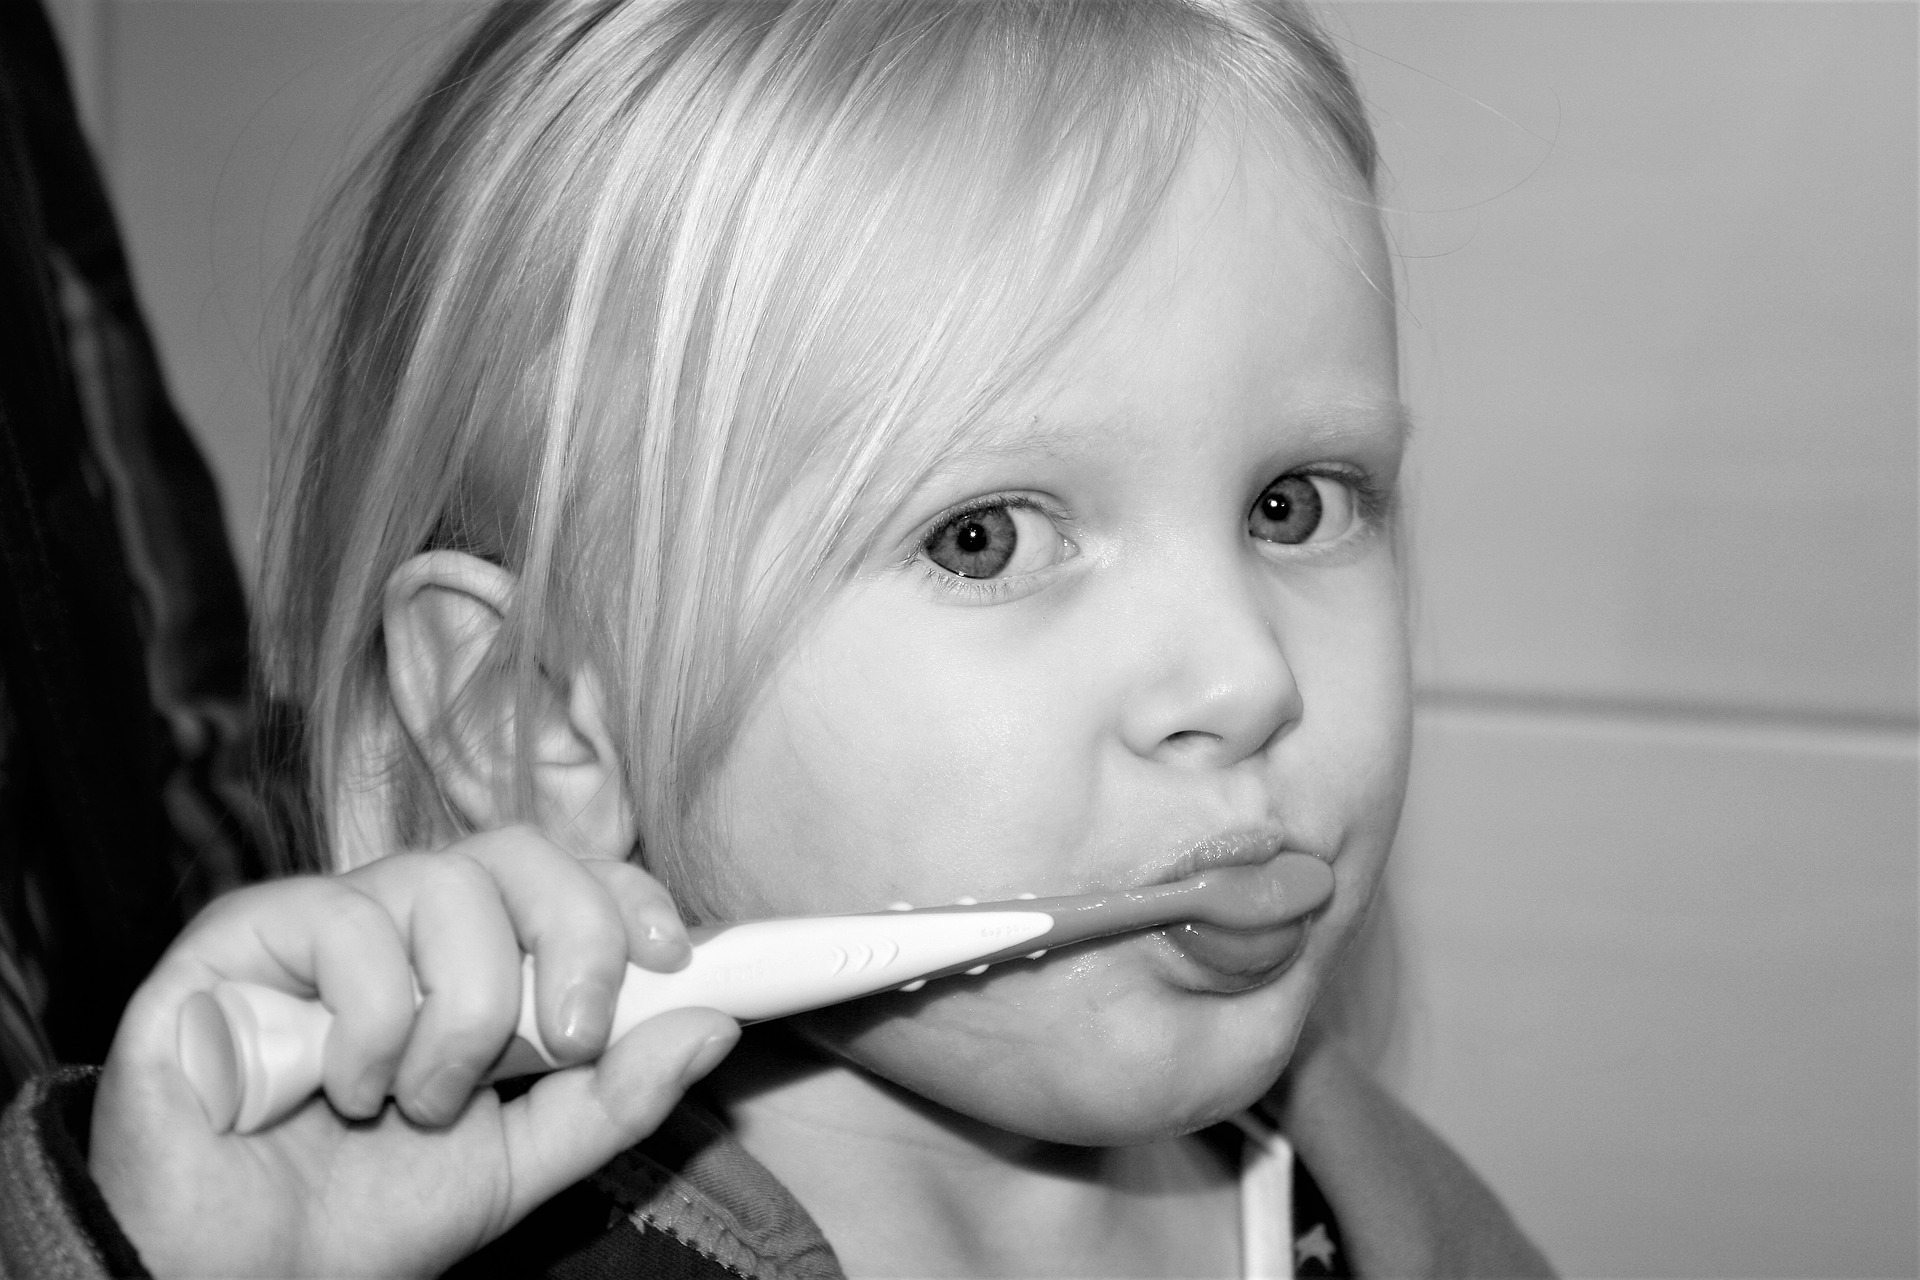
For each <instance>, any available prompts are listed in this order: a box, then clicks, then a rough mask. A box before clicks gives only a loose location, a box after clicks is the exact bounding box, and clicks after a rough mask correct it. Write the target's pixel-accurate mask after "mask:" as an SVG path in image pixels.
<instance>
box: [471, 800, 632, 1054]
mask: <svg viewBox="0 0 1920 1280" xmlns="http://www.w3.org/2000/svg"><path fill="white" fill-rule="evenodd" d="M456 847H457V848H458V849H459V850H460V851H461V852H462V853H464V854H465V855H466V856H467V857H469V858H472V859H473V860H474V861H475V862H476V863H478V864H479V865H480V866H482V867H485V868H486V869H487V871H488V872H490V873H491V874H492V876H493V878H494V880H495V882H496V883H498V884H499V886H500V893H501V897H502V900H503V902H504V903H505V905H506V909H507V915H508V917H509V918H510V919H511V920H512V921H513V927H514V932H515V934H516V935H517V936H518V938H519V940H520V946H521V947H522V948H523V949H524V950H525V951H526V952H527V953H528V954H529V955H531V956H532V957H533V978H534V1012H535V1015H536V1019H537V1025H538V1027H539V1028H540V1038H541V1040H543V1041H544V1042H545V1043H546V1046H547V1048H548V1050H549V1051H550V1052H551V1053H553V1055H554V1056H555V1057H556V1058H559V1059H560V1060H561V1061H563V1062H582V1061H585V1060H586V1059H588V1058H591V1057H593V1056H595V1055H597V1054H598V1053H599V1052H600V1051H601V1050H602V1049H604V1048H606V1045H607V1031H608V1028H610V1027H611V1026H612V1025H613V1004H614V999H615V997H616V996H617V995H618V994H619V992H620V981H621V979H622V978H623V977H625V975H626V969H627V951H628V944H627V927H626V924H625V922H624V921H623V920H622V918H621V913H620V907H619V903H618V901H617V899H616V898H615V897H614V895H613V894H612V893H610V892H608V890H607V887H606V885H605V884H604V882H603V881H602V880H601V878H600V877H598V876H596V875H594V874H593V873H592V872H590V871H588V870H587V867H586V864H584V863H583V862H582V861H581V860H580V859H578V858H576V857H574V856H573V855H572V854H570V853H568V852H567V851H566V850H564V849H562V848H560V847H559V846H558V845H556V844H553V843H551V842H550V841H548V840H546V839H545V838H544V837H542V836H541V835H539V834H538V833H537V832H534V831H531V830H528V829H527V828H524V827H519V828H510V829H508V830H504V831H494V832H489V833H487V834H486V835H484V836H476V837H474V838H473V839H471V840H467V841H463V842H462V843H461V844H460V845H458V846H456Z"/></svg>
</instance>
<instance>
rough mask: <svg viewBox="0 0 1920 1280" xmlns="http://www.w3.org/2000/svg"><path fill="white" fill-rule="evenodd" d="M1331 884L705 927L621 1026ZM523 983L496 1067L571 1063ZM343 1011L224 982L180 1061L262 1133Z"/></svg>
mask: <svg viewBox="0 0 1920 1280" xmlns="http://www.w3.org/2000/svg"><path fill="white" fill-rule="evenodd" d="M1332 894H1333V870H1332V868H1331V867H1329V866H1328V865H1327V864H1326V863H1325V862H1322V861H1321V860H1320V859H1318V858H1314V857H1310V856H1308V855H1306V854H1300V853H1282V854H1280V855H1278V856H1277V857H1275V858H1273V859H1272V860H1270V861H1268V862H1263V863H1259V864H1255V865H1241V866H1231V867H1220V868H1216V869H1213V870H1209V871H1204V872H1201V873H1199V874H1197V875H1193V876H1189V877H1187V878H1186V879H1184V880H1179V881H1175V882H1173V883H1171V884H1160V885H1150V886H1147V887H1145V888H1140V889H1125V890H1117V891H1114V892H1111V893H1091V894H1077V895H1073V896H1070V897H1060V898H1020V899H1015V900H1013V901H1011V902H991V903H978V904H976V903H970V902H961V903H957V904H955V905H953V906H945V907H926V908H921V909H918V910H913V909H906V908H899V909H896V910H893V911H878V912H872V913H868V914H862V915H847V916H806V917H798V918H794V919H788V920H759V921H753V922H750V923H745V924H729V925H718V926H714V927H710V928H698V929H692V930H689V931H688V932H689V935H690V937H691V938H692V941H693V958H692V959H691V961H689V962H688V964H687V966H686V967H685V968H684V969H681V970H679V971H678V972H675V973H655V972H653V971H651V970H648V969H642V968H640V967H639V966H638V965H632V964H629V965H628V966H627V973H626V978H625V980H624V982H623V983H622V985H621V987H620V995H619V998H618V1000H617V1002H616V1003H615V1006H614V1015H613V1026H612V1030H611V1032H610V1034H609V1036H608V1042H609V1043H611V1042H612V1041H614V1040H617V1039H619V1038H620V1037H621V1036H623V1035H625V1034H626V1033H627V1032H629V1031H631V1030H632V1029H633V1028H634V1027H636V1026H638V1025H639V1024H640V1023H642V1022H645V1021H646V1020H647V1019H648V1018H651V1017H653V1016H654V1015H656V1014H660V1013H665V1012H666V1011H667V1010H669V1009H687V1008H705V1009H718V1010H719V1011H720V1012H722V1013H725V1014H728V1015H730V1016H732V1017H734V1018H737V1019H739V1020H740V1021H741V1022H763V1021H766V1020H767V1019H770V1018H782V1017H785V1016H787V1015H788V1014H794V1013H802V1012H805V1011H806V1010H808V1009H817V1008H820V1007H821V1006H823V1005H829V1004H838V1003H840V1002H841V1001H843V1000H852V999H856V998H858V997H860V996H865V995H872V994H874V993H875V992H879V991H885V990H887V989H888V988H893V987H899V988H902V989H904V990H908V991H912V990H917V989H918V988H919V987H920V986H922V985H923V984H924V983H926V982H927V981H928V980H929V979H934V978H943V977H947V976H949V975H951V974H956V973H983V972H985V971H986V969H987V966H989V965H993V964H998V963H999V962H1001V961H1003V960H1012V959H1015V958H1018V957H1022V956H1025V957H1029V958H1033V959H1038V958H1039V957H1040V956H1041V955H1043V954H1045V953H1046V952H1047V951H1048V950H1051V949H1052V948H1054V947H1061V946H1068V945H1070V944H1072V943H1076V942H1085V941H1088V940H1089V939H1092V938H1100V937H1105V936H1107V935H1109V934H1115V933H1127V932H1132V931H1135V930H1140V929H1152V928H1158V927H1159V926H1161V925H1167V924H1174V923H1178V922H1182V921H1186V922H1192V923H1196V924H1199V925H1202V926H1213V927H1216V928H1221V929H1229V930H1232V929H1260V928H1275V927H1279V926H1281V925H1285V924H1290V923H1292V922H1294V921H1297V920H1300V919H1303V918H1304V917H1306V916H1308V915H1310V914H1312V913H1313V912H1315V911H1318V910H1319V909H1320V908H1321V907H1322V906H1324V905H1325V904H1326V902H1327V900H1328V898H1330V897H1331V896H1332ZM522 983H523V986H522V990H521V997H520V1023H519V1026H518V1028H517V1029H516V1030H515V1034H514V1039H513V1040H512V1042H510V1043H509V1045H508V1047H507V1049H506V1051H505V1052H504V1053H503V1054H502V1055H501V1057H500V1060H499V1061H498V1062H497V1063H496V1064H495V1066H494V1068H493V1070H492V1072H491V1073H490V1074H489V1076H488V1078H489V1079H491V1080H504V1079H508V1078H511V1077H513V1076H521V1075H532V1074H535V1073H538V1072H543V1071H552V1070H556V1069H557V1068H558V1067H559V1066H560V1064H559V1062H557V1061H556V1060H555V1059H554V1057H553V1055H552V1054H551V1053H549V1052H548V1050H547V1047H546V1044H545V1042H544V1041H543V1040H542V1039H541V1038H540V1031H539V1028H538V1027H537V1026H536V1025H535V1015H534V986H533V958H532V957H531V956H529V957H527V959H526V962H525V964H524V966H523V969H522ZM332 1025H333V1014H332V1013H331V1012H330V1011H329V1010H328V1009H327V1008H326V1006H324V1005H323V1004H321V1003H320V1002H319V1001H318V1000H315V999H310V998H303V997H300V996H295V995H290V994H288V993H287V992H284V991H280V990H278V989H276V988H273V987H266V986H260V985H257V984H254V983H248V982H221V983H218V984H216V985H215V986H214V987H213V988H212V989H211V990H210V991H203V992H198V993H196V994H195V995H193V996H191V997H189V998H188V1000H187V1002H186V1004H185V1005H184V1006H183V1007H182V1009H181V1012H180V1032H179V1055H180V1066H181V1070H182V1071H183V1072H184V1073H185V1075H186V1077H187V1080H188V1082H189V1083H190V1084H191V1085H192V1086H193V1089H194V1091H195V1092H196V1093H197V1094H198V1095H199V1097H200V1101H201V1104H202V1105H203V1106H204V1107H205V1108H206V1111H207V1117H208V1119H209V1120H210V1121H211V1122H212V1124H213V1127H214V1129H215V1130H216V1131H218V1132H222V1133H224V1132H226V1131H228V1130H229V1129H231V1130H236V1131H238V1132H240V1133H253V1132H256V1131H258V1130H260V1129H263V1128H265V1127H266V1126H268V1125H270V1124H272V1123H273V1122H274V1121H276V1120H278V1119H280V1118H281V1117H282V1116H285V1115H287V1114H288V1113H289V1112H291V1111H293V1110H294V1109H295V1108H297V1107H298V1106H300V1105H301V1104H302V1103H304V1102H305V1101H306V1100H307V1099H308V1098H310V1097H312V1096H313V1095H314V1093H315V1092H316V1091H317V1090H318V1089H319V1087H320V1081H321V1074H322V1072H321V1062H322V1055H323V1053H324V1051H325V1048H326V1040H327V1031H328V1029H329V1028H330V1027H331V1026H332Z"/></svg>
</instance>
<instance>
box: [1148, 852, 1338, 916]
mask: <svg viewBox="0 0 1920 1280" xmlns="http://www.w3.org/2000/svg"><path fill="white" fill-rule="evenodd" d="M1173 887H1174V888H1177V889H1178V890H1179V891H1180V896H1181V899H1182V901H1181V908H1182V914H1184V915H1185V916H1186V917H1187V918H1188V919H1190V920H1192V921H1193V922H1194V925H1193V928H1194V930H1195V931H1200V932H1213V931H1215V930H1218V929H1230V930H1236V931H1238V930H1261V931H1266V930H1270V929H1275V928H1277V927H1279V926H1280V925H1284V924H1290V923H1292V922H1293V921H1296V920H1299V919H1301V918H1302V917H1304V916H1308V915H1311V914H1312V913H1314V912H1315V911H1318V910H1319V909H1320V908H1321V907H1323V906H1325V905H1326V904H1327V900H1328V899H1329V898H1331V897H1333V868H1332V867H1330V866H1328V865H1327V864H1326V863H1324V862H1322V861H1321V860H1320V859H1318V858H1315V857H1311V856H1309V855H1308V854H1304V853H1283V854H1280V855H1278V856H1277V857H1275V858H1273V859H1271V860H1270V861H1267V862H1262V863H1258V864H1255V865H1252V866H1235V867H1215V868H1213V869H1212V870H1208V871H1202V872H1201V873H1200V874H1198V875H1195V876H1189V877H1188V878H1187V879H1185V880H1182V881H1180V882H1179V884H1178V885H1176V886H1173ZM1207 926H1213V928H1212V929H1209V928H1207Z"/></svg>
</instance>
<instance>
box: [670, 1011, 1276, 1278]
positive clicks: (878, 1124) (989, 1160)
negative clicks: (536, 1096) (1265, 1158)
mask: <svg viewBox="0 0 1920 1280" xmlns="http://www.w3.org/2000/svg"><path fill="white" fill-rule="evenodd" d="M707 1092H708V1095H709V1101H710V1102H711V1103H712V1104H713V1105H714V1106H716V1108H717V1109H718V1110H719V1111H720V1113H721V1114H722V1115H723V1116H724V1117H725V1118H726V1119H727V1121H728V1123H729V1124H730V1125H731V1127H732V1129H733V1131H734V1134H735V1136H736V1137H737V1138H738V1139H739V1141H740V1143H741V1145H743V1146H744V1147H746V1149H747V1150H748V1151H749V1152H750V1153H751V1154H752V1155H753V1156H754V1157H755V1158H756V1159H758V1160H759V1161H760V1162H761V1163H762V1164H764V1165H766V1166H767V1168H768V1169H769V1170H771V1171H772V1173H773V1174H774V1176H775V1177H777V1178H779V1179H780V1180H781V1181H782V1182H783V1183H785V1184H786V1185H787V1187H788V1188H789V1189H790V1190H792V1191H793V1193H794V1196H795V1198H797V1199H798V1200H799V1201H800V1203H801V1204H802V1205H804V1206H805V1207H806V1209H807V1211H808V1212H809V1213H811V1214H812V1215H813V1216H814V1218H815V1220H816V1221H817V1222H819V1224H820V1227H821V1230H822V1231H823V1232H824V1233H825V1234H826V1237H827V1239H828V1240H829V1241H831V1242H832V1244H833V1246H834V1249H835V1251H836V1252H837V1253H838V1254H839V1255H840V1260H841V1264H842V1265H843V1266H844V1267H845V1268H846V1270H847V1273H848V1275H849V1276H852V1277H861V1276H889V1275H890V1276H899V1275H917V1276H940V1275H955V1276H1043V1275H1044V1276H1080V1275H1099V1276H1115V1277H1118V1276H1216V1277H1217V1276H1227V1275H1234V1274H1237V1273H1238V1265H1239V1264H1238V1256H1239V1255H1238V1221H1239V1216H1238V1215H1239V1204H1238V1197H1237V1194H1236V1186H1237V1183H1236V1170H1237V1166H1236V1164H1235V1162H1234V1161H1233V1159H1232V1158H1231V1157H1230V1154H1229V1153H1225V1152H1222V1151H1220V1150H1217V1149H1216V1148H1215V1147H1213V1146H1212V1145H1211V1144H1209V1143H1207V1142H1205V1141H1202V1140H1201V1139H1199V1138H1197V1137H1183V1138H1176V1139H1170V1140H1167V1141H1163V1142H1158V1143H1151V1144H1148V1145H1145V1146H1138V1147H1114V1148H1092V1147H1076V1146H1067V1145H1063V1144H1059V1143H1052V1142H1044V1141H1040V1140H1038V1139H1034V1138H1029V1137H1025V1136H1022V1135H1018V1134H1012V1133H1007V1132H1005V1131H1004V1130H1000V1129H996V1128H993V1127H992V1126H989V1125H985V1124H982V1123H980V1122H978V1121H976V1120H973V1119H970V1118H968V1117H966V1116H962V1115H958V1114H956V1113H954V1112H951V1111H947V1110H945V1109H943V1108H941V1107H938V1106H935V1105H934V1104H932V1103H929V1102H927V1101H925V1100H924V1099H921V1098H918V1097H916V1096H914V1095H912V1094H910V1093H907V1092H905V1091H904V1090H901V1089H898V1088H896V1087H894V1086H893V1085H891V1084H889V1083H887V1082H886V1081H883V1080H880V1079H878V1078H876V1077H874V1076H872V1075H870V1074H868V1073H867V1072H865V1071H862V1070H860V1069H859V1068H857V1067H853V1066H850V1065H848V1064H847V1063H845V1062H843V1061H840V1060H839V1059H837V1058H833V1057H830V1056H828V1055H826V1054H824V1053H822V1052H820V1051H818V1050H815V1049H813V1048H812V1047H810V1046H808V1045H806V1044H805V1043H804V1042H802V1041H801V1040H800V1039H799V1037H797V1036H795V1035H792V1034H790V1033H787V1032H785V1031H783V1030H779V1029H774V1028H769V1029H766V1030H762V1031H756V1032H755V1033H753V1034H752V1035H750V1036H749V1038H748V1040H747V1041H745V1042H743V1043H742V1045H741V1047H740V1049H739V1050H737V1051H736V1052H735V1053H734V1055H733V1056H732V1057H731V1058H729V1059H728V1062H727V1064H726V1065H725V1066H723V1067H722V1069H721V1070H720V1071H718V1072H716V1073H715V1074H714V1076H713V1077H710V1082H709V1086H708V1090H707Z"/></svg>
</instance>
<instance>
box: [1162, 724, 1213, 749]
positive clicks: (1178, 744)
mask: <svg viewBox="0 0 1920 1280" xmlns="http://www.w3.org/2000/svg"><path fill="white" fill-rule="evenodd" d="M1221 741H1223V739H1222V738H1221V737H1220V735H1219V734H1217V733H1208V732H1207V731H1206V730H1204V729H1182V730H1180V732H1178V733H1170V734H1168V735H1167V736H1166V737H1165V738H1163V739H1161V745H1162V746H1163V747H1172V748H1173V749H1175V750H1176V751H1178V750H1182V749H1186V750H1191V749H1193V748H1195V747H1207V746H1212V745H1213V744H1215V743H1217V742H1221Z"/></svg>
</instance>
